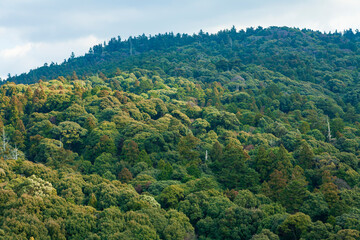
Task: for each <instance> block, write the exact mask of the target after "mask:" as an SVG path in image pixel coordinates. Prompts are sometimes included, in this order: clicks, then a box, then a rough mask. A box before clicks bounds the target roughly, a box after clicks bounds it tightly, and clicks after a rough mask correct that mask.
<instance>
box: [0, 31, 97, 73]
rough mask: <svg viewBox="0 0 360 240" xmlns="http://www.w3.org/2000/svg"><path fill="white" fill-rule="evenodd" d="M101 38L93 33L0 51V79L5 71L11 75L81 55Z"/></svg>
mask: <svg viewBox="0 0 360 240" xmlns="http://www.w3.org/2000/svg"><path fill="white" fill-rule="evenodd" d="M102 41H103V40H102V39H99V38H97V37H95V36H93V35H89V36H86V37H81V38H77V39H73V40H68V41H61V42H50V43H49V42H29V43H26V44H23V45H19V46H16V47H14V48H9V49H3V50H1V51H0V67H1V74H0V77H1V78H2V79H5V78H6V75H7V73H10V74H11V75H15V74H21V73H22V72H28V71H29V70H30V69H34V68H36V67H39V66H42V65H44V63H51V62H58V63H61V62H63V60H64V59H68V58H69V57H70V54H71V52H74V53H75V55H83V54H84V53H85V52H87V51H88V50H89V48H90V47H92V46H94V45H96V44H99V43H101V42H102Z"/></svg>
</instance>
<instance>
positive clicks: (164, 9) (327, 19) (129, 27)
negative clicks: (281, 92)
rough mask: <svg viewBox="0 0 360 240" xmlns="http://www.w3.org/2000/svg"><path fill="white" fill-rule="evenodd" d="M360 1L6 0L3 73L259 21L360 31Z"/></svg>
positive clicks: (0, 34)
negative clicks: (121, 42) (120, 42)
mask: <svg viewBox="0 0 360 240" xmlns="http://www.w3.org/2000/svg"><path fill="white" fill-rule="evenodd" d="M359 12H360V1H358V0H297V1H295V0H178V1H175V0H135V1H131V0H127V1H123V0H111V1H110V0H0V77H2V78H3V79H4V78H6V76H7V74H8V73H10V74H11V75H12V76H13V75H15V74H18V75H19V74H21V73H23V72H28V71H29V70H30V69H34V68H36V67H39V66H42V65H44V63H49V64H50V63H51V62H57V63H61V62H63V60H64V59H65V58H66V59H67V58H69V56H70V54H71V52H74V53H75V56H79V55H83V54H84V53H85V52H87V51H88V50H89V48H90V47H91V46H93V45H95V44H98V43H102V42H103V41H104V40H109V39H110V38H111V37H117V36H121V38H122V39H125V38H128V37H129V36H138V35H141V34H143V33H145V34H146V35H149V34H151V35H155V34H158V33H165V32H174V33H190V34H192V33H197V32H199V30H200V29H202V30H203V31H205V32H210V33H213V32H217V31H218V30H221V29H225V28H231V27H232V26H233V25H234V26H235V27H236V28H237V29H238V30H239V29H244V28H247V27H251V26H252V27H257V26H263V27H267V26H289V27H298V28H310V29H314V30H320V31H326V32H328V31H335V30H339V31H342V30H344V29H348V28H352V29H354V30H355V29H360V27H359V24H360V14H359Z"/></svg>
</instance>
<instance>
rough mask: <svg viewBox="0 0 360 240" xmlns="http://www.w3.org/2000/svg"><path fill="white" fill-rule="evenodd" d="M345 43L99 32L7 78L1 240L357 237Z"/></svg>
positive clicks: (350, 56) (358, 149)
mask: <svg viewBox="0 0 360 240" xmlns="http://www.w3.org/2000/svg"><path fill="white" fill-rule="evenodd" d="M359 44H360V35H359V33H358V32H355V33H353V32H352V31H351V30H349V31H345V32H344V33H338V32H335V33H320V32H315V31H311V30H306V29H304V30H299V29H294V28H286V27H282V28H277V27H270V28H261V27H259V28H257V29H253V28H249V29H247V30H246V31H245V30H241V31H237V30H236V29H235V28H233V29H231V30H224V31H220V32H219V33H217V34H212V35H209V34H207V33H204V32H202V31H201V32H200V33H199V34H195V35H192V36H190V35H186V34H183V35H180V34H178V35H174V34H171V33H170V34H162V35H156V36H153V37H146V36H139V37H136V38H129V39H128V40H125V41H122V40H121V39H120V38H119V39H116V38H113V39H111V40H110V41H109V42H108V43H106V44H104V45H97V46H94V47H93V48H92V49H91V50H90V51H89V53H88V54H86V55H85V56H83V57H79V58H71V59H69V60H66V61H65V62H64V63H63V64H61V65H58V64H53V65H50V66H44V67H41V68H38V69H36V70H32V71H30V73H29V74H22V75H20V76H15V77H12V78H9V79H8V81H7V82H4V83H2V85H1V87H0V239H169V240H170V239H203V240H205V239H274V240H278V239H280V240H286V239H309V240H310V239H329V240H332V239H359V237H360V228H359V226H360V203H359V202H360V190H359V189H360V166H359V157H360V123H359V119H360V95H359V87H360V85H359V73H358V72H359V69H360V65H359V64H360V61H359V60H360V49H359V48H358V46H359ZM130 49H131V50H130ZM40 79H42V80H40ZM13 82H15V83H16V84H15V83H13Z"/></svg>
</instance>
